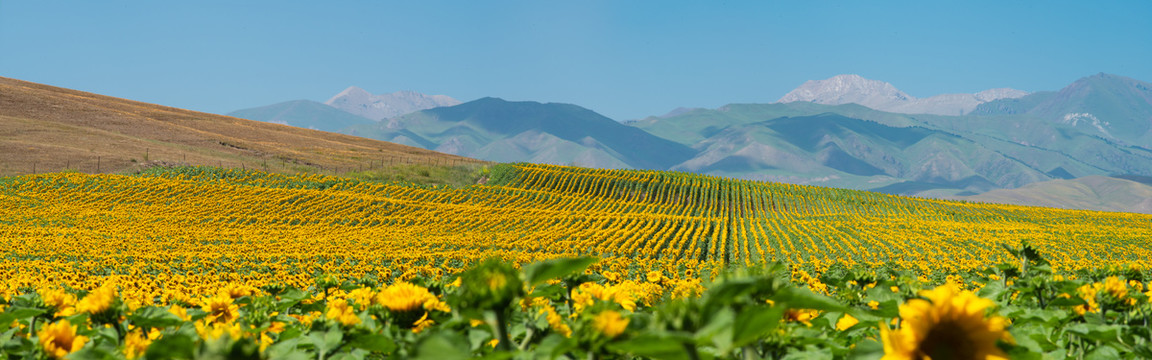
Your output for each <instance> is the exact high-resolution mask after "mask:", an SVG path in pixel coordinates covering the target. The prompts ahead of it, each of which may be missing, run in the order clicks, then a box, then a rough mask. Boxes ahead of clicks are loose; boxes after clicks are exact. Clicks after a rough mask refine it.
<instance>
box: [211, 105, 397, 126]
mask: <svg viewBox="0 0 1152 360" xmlns="http://www.w3.org/2000/svg"><path fill="white" fill-rule="evenodd" d="M227 115H228V116H234V117H238V118H244V119H248V120H256V121H263V122H270V123H276V124H284V125H289V126H295V127H302V128H305V129H313V130H322V131H328V132H337V131H340V129H343V128H346V127H349V126H354V125H362V124H375V123H376V122H375V121H372V120H370V119H368V118H365V117H361V116H356V115H353V114H351V113H348V112H346V111H342V110H340V109H337V108H334V107H331V106H328V105H324V104H321V103H318V102H315V101H311V100H295V101H286V102H282V103H279V104H272V105H268V106H262V107H257V108H251V109H243V110H236V111H233V112H230V113H228V114H227Z"/></svg>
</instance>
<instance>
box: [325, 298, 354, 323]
mask: <svg viewBox="0 0 1152 360" xmlns="http://www.w3.org/2000/svg"><path fill="white" fill-rule="evenodd" d="M326 315H327V317H328V318H329V319H332V320H336V322H339V323H340V324H341V325H345V326H352V325H356V324H359V323H360V316H359V315H357V314H356V309H355V308H353V307H352V306H351V305H349V304H348V300H344V299H333V300H332V301H329V302H328V312H327V314H326Z"/></svg>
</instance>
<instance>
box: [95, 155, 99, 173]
mask: <svg viewBox="0 0 1152 360" xmlns="http://www.w3.org/2000/svg"><path fill="white" fill-rule="evenodd" d="M96 173H97V174H99V173H100V157H99V156H97V157H96Z"/></svg>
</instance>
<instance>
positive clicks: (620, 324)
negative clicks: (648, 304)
mask: <svg viewBox="0 0 1152 360" xmlns="http://www.w3.org/2000/svg"><path fill="white" fill-rule="evenodd" d="M592 327H593V328H595V329H596V331H598V332H599V333H601V334H604V336H607V337H608V338H609V339H614V338H616V337H617V336H620V334H622V333H624V329H626V328H627V327H628V319H627V318H625V317H623V316H620V313H619V312H615V311H612V310H607V311H604V312H602V313H600V314H599V315H596V317H595V318H593V319H592Z"/></svg>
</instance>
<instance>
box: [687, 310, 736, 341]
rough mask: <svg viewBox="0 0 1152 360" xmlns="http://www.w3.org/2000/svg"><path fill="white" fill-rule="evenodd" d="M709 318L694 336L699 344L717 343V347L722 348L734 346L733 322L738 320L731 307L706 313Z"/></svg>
mask: <svg viewBox="0 0 1152 360" xmlns="http://www.w3.org/2000/svg"><path fill="white" fill-rule="evenodd" d="M706 318H707V319H709V321H708V323H707V324H705V325H704V326H703V327H702V328H700V330H697V331H696V334H695V335H694V338H695V339H696V343H697V344H715V345H716V347H718V348H721V349H730V348H731V346H732V324H734V323H735V322H736V314H735V313H733V312H732V309H731V308H727V307H725V308H721V309H720V310H718V311H716V312H713V313H711V314H706Z"/></svg>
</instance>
